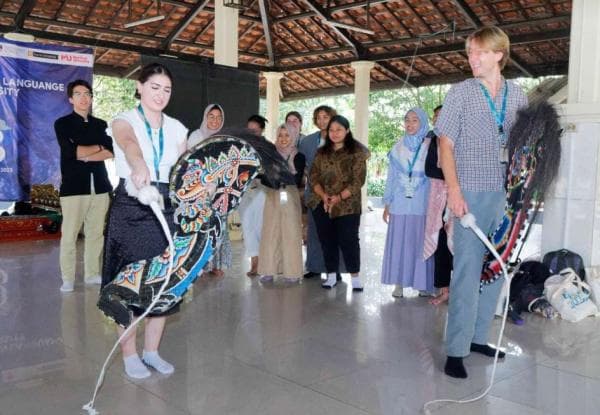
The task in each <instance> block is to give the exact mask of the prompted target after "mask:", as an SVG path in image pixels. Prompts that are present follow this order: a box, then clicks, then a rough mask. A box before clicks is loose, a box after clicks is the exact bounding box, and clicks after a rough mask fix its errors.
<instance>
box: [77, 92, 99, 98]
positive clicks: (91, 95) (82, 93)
mask: <svg viewBox="0 0 600 415" xmlns="http://www.w3.org/2000/svg"><path fill="white" fill-rule="evenodd" d="M73 96H74V97H77V98H79V97H81V96H83V97H87V98H91V97H93V96H94V94H92V93H91V92H73Z"/></svg>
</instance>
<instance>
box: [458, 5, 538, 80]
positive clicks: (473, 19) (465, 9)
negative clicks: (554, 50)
mask: <svg viewBox="0 0 600 415" xmlns="http://www.w3.org/2000/svg"><path fill="white" fill-rule="evenodd" d="M454 1H455V3H456V5H457V7H458V9H459V10H460V11H461V12H462V13H463V14H464V15H465V16H466V17H467V19H468V20H469V22H470V23H471V25H472V26H473V27H474V28H475V29H478V28H480V27H482V26H483V23H482V22H481V20H479V17H477V15H476V14H475V13H473V10H471V8H470V7H469V5H468V4H467V3H466V2H465V1H464V0H454ZM486 4H487V3H486ZM488 8H490V6H489V5H488ZM508 59H509V61H510V63H511V64H512V65H513V66H515V67H516V68H518V69H519V70H520V71H521V72H523V74H524V75H526V76H528V77H530V78H533V77H534V74H533V73H532V71H531V68H528V67H527V64H526V63H525V62H523V61H522V60H520V59H519V58H518V57H517V56H509V58H508Z"/></svg>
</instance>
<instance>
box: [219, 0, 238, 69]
mask: <svg viewBox="0 0 600 415" xmlns="http://www.w3.org/2000/svg"><path fill="white" fill-rule="evenodd" d="M223 2H224V0H215V50H214V52H215V63H216V64H219V65H226V66H232V67H234V68H237V66H238V14H239V10H238V9H235V8H233V7H225V6H223Z"/></svg>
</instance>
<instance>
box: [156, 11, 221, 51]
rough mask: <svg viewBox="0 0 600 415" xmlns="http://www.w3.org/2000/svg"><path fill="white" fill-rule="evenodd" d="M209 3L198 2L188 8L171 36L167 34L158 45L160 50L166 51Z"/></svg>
mask: <svg viewBox="0 0 600 415" xmlns="http://www.w3.org/2000/svg"><path fill="white" fill-rule="evenodd" d="M209 1H210V0H200V1H198V3H196V5H195V6H194V7H192V8H190V9H189V10H188V12H187V14H186V15H185V17H184V18H183V19H181V20H180V21H179V23H178V24H177V26H176V27H175V28H174V29H173V31H172V32H171V34H169V36H167V37H166V38H165V40H163V42H162V43H161V44H160V47H161V49H163V50H165V51H168V50H169V48H170V47H171V44H172V43H173V41H174V40H175V39H177V38H178V37H179V35H180V34H181V33H182V32H183V31H184V30H185V28H186V27H188V25H189V24H190V23H191V22H192V21H193V20H194V19H195V18H196V16H197V15H198V13H200V12H201V11H202V9H204V7H206V5H207V4H208V2H209Z"/></svg>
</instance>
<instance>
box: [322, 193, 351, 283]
mask: <svg viewBox="0 0 600 415" xmlns="http://www.w3.org/2000/svg"><path fill="white" fill-rule="evenodd" d="M312 214H313V218H314V220H315V224H316V227H317V235H318V236H319V241H320V242H321V249H322V250H323V258H324V259H325V269H326V270H327V273H332V272H339V264H340V250H341V252H342V256H343V257H344V263H345V264H346V271H348V272H349V273H352V274H354V273H358V272H359V271H360V244H359V241H358V228H359V226H360V214H352V215H345V216H340V217H337V218H333V219H332V218H330V217H329V214H328V213H326V212H325V210H324V208H323V203H321V204H319V206H317V208H316V209H314V210H313V211H312Z"/></svg>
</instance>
